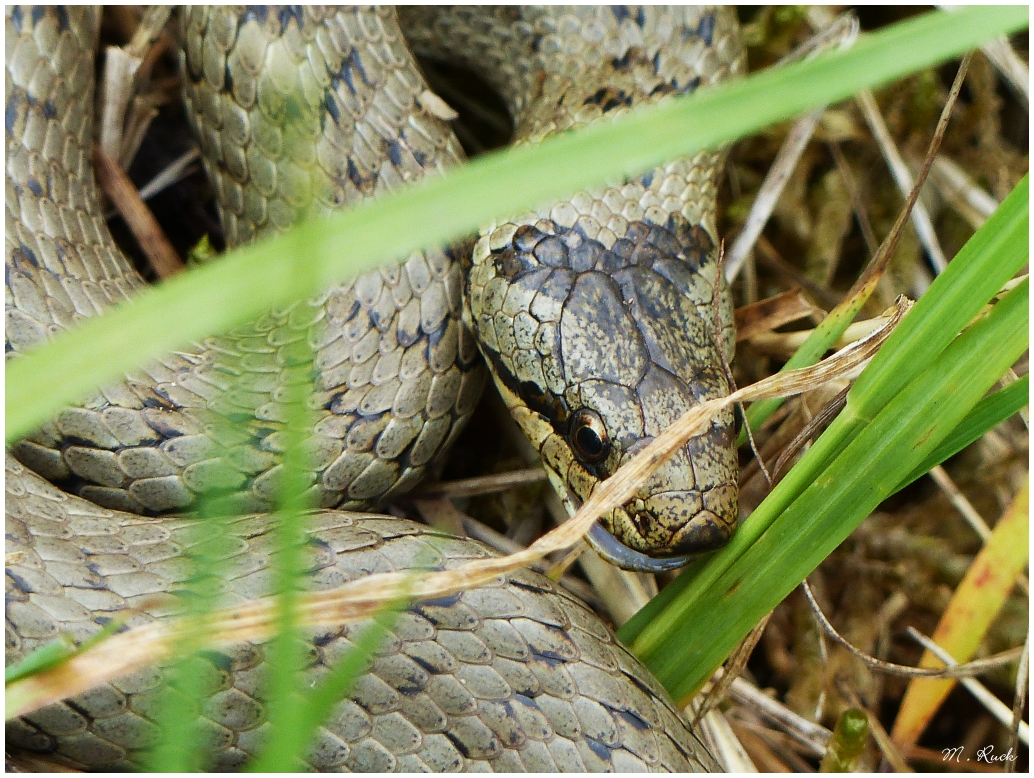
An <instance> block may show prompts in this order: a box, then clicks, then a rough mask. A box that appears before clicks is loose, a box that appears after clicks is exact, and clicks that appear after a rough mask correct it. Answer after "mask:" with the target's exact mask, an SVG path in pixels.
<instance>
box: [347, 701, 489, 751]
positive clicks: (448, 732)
mask: <svg viewBox="0 0 1034 778" xmlns="http://www.w3.org/2000/svg"><path fill="white" fill-rule="evenodd" d="M360 704H361V703H360ZM445 737H447V738H449V740H450V741H451V742H452V744H453V745H454V746H456V750H457V751H459V752H460V754H462V755H463V758H464V759H470V751H469V750H468V749H467V746H466V745H464V743H463V741H462V740H460V739H459V738H458V737H456V735H454V734H453V733H452V730H446V731H445Z"/></svg>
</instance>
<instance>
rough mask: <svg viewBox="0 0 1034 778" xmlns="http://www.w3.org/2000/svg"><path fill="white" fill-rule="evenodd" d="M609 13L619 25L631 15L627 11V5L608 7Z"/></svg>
mask: <svg viewBox="0 0 1034 778" xmlns="http://www.w3.org/2000/svg"><path fill="white" fill-rule="evenodd" d="M610 12H611V13H612V14H614V18H615V19H617V22H618V24H621V22H623V21H624V20H625V19H627V18H628V17H630V16H631V15H632V14H631V13H630V12H629V10H628V6H627V5H612V6H611V7H610Z"/></svg>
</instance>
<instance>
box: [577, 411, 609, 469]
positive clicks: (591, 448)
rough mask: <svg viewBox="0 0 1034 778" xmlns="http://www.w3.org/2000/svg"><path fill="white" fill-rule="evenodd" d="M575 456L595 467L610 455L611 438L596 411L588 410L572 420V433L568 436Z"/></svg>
mask: <svg viewBox="0 0 1034 778" xmlns="http://www.w3.org/2000/svg"><path fill="white" fill-rule="evenodd" d="M568 439H569V440H570V442H571V448H573V449H574V453H575V455H577V457H578V458H579V459H580V460H582V461H583V462H585V463H586V464H589V465H595V464H597V463H599V462H602V461H603V460H604V459H606V458H607V454H609V453H610V438H609V437H608V435H607V428H606V426H604V424H603V419H601V418H600V415H599V414H598V413H596V411H590V410H588V409H587V408H583V409H582V410H580V411H578V412H577V413H575V415H574V416H573V417H572V418H571V433H570V435H568Z"/></svg>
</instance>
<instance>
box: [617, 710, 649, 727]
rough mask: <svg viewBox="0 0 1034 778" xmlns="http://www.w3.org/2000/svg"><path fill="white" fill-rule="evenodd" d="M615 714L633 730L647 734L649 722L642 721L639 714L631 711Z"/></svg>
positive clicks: (620, 711) (621, 711)
mask: <svg viewBox="0 0 1034 778" xmlns="http://www.w3.org/2000/svg"><path fill="white" fill-rule="evenodd" d="M617 714H618V715H619V716H621V718H623V719H624V720H625V721H626V722H628V723H629V724H631V725H632V728H633V729H638V730H639V731H640V732H647V731H648V730H649V729H650V722H648V721H646V720H645V719H643V718H642V717H641V716H639V714H637V713H636V712H635V711H632V710H627V709H626V710H619V711H617Z"/></svg>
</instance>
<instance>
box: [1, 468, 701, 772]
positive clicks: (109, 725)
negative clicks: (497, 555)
mask: <svg viewBox="0 0 1034 778" xmlns="http://www.w3.org/2000/svg"><path fill="white" fill-rule="evenodd" d="M6 487H7V527H6V531H7V554H8V555H11V554H19V555H21V558H20V559H18V561H17V562H16V563H14V564H11V565H9V566H8V567H7V585H6V589H7V591H6V593H7V611H6V616H7V622H6V626H7V635H6V660H7V662H8V663H11V662H14V661H17V660H18V659H20V658H21V657H22V656H24V655H25V654H26V653H28V652H29V651H32V650H34V649H36V648H38V647H39V646H41V645H43V644H44V643H46V642H47V641H50V640H53V639H54V638H56V637H58V635H59V634H60V633H62V632H64V633H67V634H70V635H71V636H72V637H74V638H75V639H76V640H77V641H78V640H82V639H85V638H86V637H88V636H89V635H91V634H93V633H94V632H96V631H97V630H98V629H99V625H100V624H102V623H104V620H105V617H113V616H116V615H118V614H124V613H125V611H126V609H127V608H136V609H139V611H138V612H137V614H136V615H133V616H131V617H130V618H129V620H128V622H127V623H128V624H129V625H131V626H133V625H137V624H145V623H149V622H151V621H153V620H154V619H157V618H163V617H166V616H168V615H169V614H171V613H174V612H175V611H176V610H177V608H178V602H177V599H176V597H175V595H173V594H171V593H170V592H172V591H173V589H174V588H175V586H176V584H178V583H180V582H182V581H183V580H184V579H185V577H186V576H187V574H188V573H189V570H190V566H189V564H188V563H187V562H186V560H184V558H183V554H184V551H185V550H187V549H188V548H189V543H190V541H189V537H190V535H189V532H190V529H191V527H190V521H189V520H188V519H174V518H164V519H161V520H154V521H146V520H145V521H141V519H140V517H138V516H133V515H131V514H127V513H121V512H118V511H112V510H109V509H107V508H101V507H99V506H97V505H94V504H93V503H89V502H86V501H85V500H82V499H80V498H78V497H75V496H74V495H69V494H66V493H65V492H62V491H60V490H58V489H56V488H55V487H53V486H51V485H50V484H48V483H46V482H45V481H43V480H42V479H41V478H40V477H39V476H37V475H36V474H35V473H33V472H31V471H29V470H26V469H25V468H24V467H23V466H22V465H21V464H19V463H18V462H16V461H15V460H14V459H12V458H10V457H8V461H7V473H6ZM271 525H272V522H271V519H270V517H269V515H268V514H258V515H252V516H244V517H241V518H239V519H236V520H235V521H234V522H233V523H232V525H231V526H230V528H229V534H230V536H231V537H232V538H234V539H235V545H236V548H235V551H234V553H233V554H232V556H231V557H230V558H229V559H228V560H226V562H225V563H224V564H223V570H224V573H225V576H226V582H225V599H224V604H225V605H227V606H229V605H232V604H234V603H243V602H246V601H248V600H251V599H253V598H255V597H259V596H262V595H263V594H266V593H268V591H269V586H270V575H269V569H268V568H269V563H270V556H271V553H272V549H273V547H274V542H273V539H272V538H271V537H270V535H269V534H268V533H269V531H270V529H271ZM310 527H311V529H310V530H309V536H310V542H309V544H308V551H309V560H310V566H311V569H312V572H311V573H310V574H309V576H308V587H309V588H310V589H313V590H320V589H329V588H332V587H335V586H340V585H341V584H342V583H344V582H346V581H349V580H354V579H356V578H361V577H363V576H366V575H369V574H371V573H378V572H388V571H393V570H399V569H404V568H406V567H407V566H409V565H411V564H413V563H414V562H417V563H418V564H420V565H422V566H423V565H426V566H430V567H435V568H437V569H442V568H446V567H456V566H457V565H460V564H463V563H464V562H465V561H468V560H471V559H478V558H482V557H485V556H488V555H491V554H493V552H492V551H490V550H489V549H487V548H485V547H484V546H482V545H481V544H480V543H476V542H474V541H471V540H461V539H459V538H453V537H449V536H447V535H443V534H441V533H438V532H435V531H433V530H431V529H429V528H428V527H426V526H423V525H421V524H417V523H415V522H412V521H406V520H403V519H396V518H392V517H390V516H377V515H374V514H356V513H345V512H342V511H332V510H328V511H323V512H321V513H319V514H318V515H316V516H313V517H312V518H311V524H310ZM365 626H366V625H365V624H358V625H349V626H346V627H340V628H336V629H332V628H328V629H321V630H317V631H311V632H310V634H311V636H312V648H311V652H310V654H309V667H308V669H307V670H306V674H307V682H315V681H318V679H320V678H322V677H323V676H325V675H326V673H327V671H328V668H329V667H332V666H334V664H335V663H336V662H337V660H338V659H339V658H340V657H341V656H342V655H343V654H344V653H345V652H346V651H347V650H348V649H349V648H350V646H351V643H350V638H352V637H354V636H355V635H356V634H357V633H358V632H360V631H361V630H362V629H363V628H365ZM208 658H209V661H210V662H211V665H210V667H209V668H208V669H209V671H210V678H208V679H207V681H208V682H209V688H208V691H209V692H210V694H209V696H208V697H207V699H206V700H205V703H204V706H203V709H202V711H201V723H202V724H203V727H204V731H205V732H206V733H207V734H208V735H209V737H210V738H211V739H212V746H213V748H212V751H213V754H214V761H213V762H212V763H211V764H209V765H207V767H208V768H209V769H212V770H231V769H238V768H241V767H243V766H244V764H245V762H246V760H247V759H248V758H249V757H250V756H253V755H254V754H255V753H256V752H257V751H258V749H259V747H260V746H261V744H262V743H263V742H264V740H265V738H266V737H267V736H268V735H269V726H268V724H265V723H264V722H265V716H266V711H265V707H264V704H263V702H262V682H263V678H264V667H265V664H264V663H265V648H264V646H263V645H261V644H252V643H246V644H242V645H238V646H234V647H233V648H224V649H220V650H218V651H211V652H210V653H209V654H208ZM162 683H163V672H162V670H161V669H159V668H148V669H145V670H141V671H139V672H135V673H133V674H131V675H129V676H126V677H123V678H119V679H117V680H115V681H113V682H111V683H109V684H104V685H101V686H98V687H97V688H95V689H93V690H91V691H90V692H87V693H86V694H81V695H78V696H77V697H75V698H73V699H70V700H68V701H66V702H62V703H57V704H54V705H49V706H47V707H46V708H43V709H42V710H40V711H37V712H36V713H33V714H31V715H29V716H26V717H24V718H22V719H17V720H14V721H10V722H8V724H7V748H8V749H9V750H11V749H15V750H16V749H26V750H30V751H35V752H42V753H45V754H49V755H50V757H51V758H52V759H54V760H56V761H58V762H63V763H67V764H70V765H72V766H76V767H81V768H87V769H97V770H122V769H130V768H133V767H135V766H138V765H139V761H140V759H141V756H142V752H141V750H142V749H144V748H146V747H147V746H148V745H149V744H150V743H152V742H153V740H154V737H155V734H156V728H155V724H154V721H155V716H156V711H157V710H158V708H159V706H160V705H161V703H162V700H163V698H164V694H163V690H162ZM200 745H201V744H199V747H200ZM306 763H307V765H308V767H309V768H311V769H314V770H319V771H331V770H352V771H371V772H383V771H390V770H399V771H404V772H417V771H423V770H433V771H439V770H440V771H446V770H449V771H451V770H482V771H483V770H495V771H501V770H502V771H515V770H527V771H531V772H553V771H586V770H589V771H601V770H617V771H622V772H623V771H638V770H651V771H670V772H686V771H704V770H717V769H719V768H718V766H717V764H716V763H715V762H714V760H713V759H712V757H711V756H710V755H709V754H708V752H707V750H706V748H705V747H704V746H703V745H702V744H701V742H700V741H699V740H698V739H697V737H696V735H695V734H694V733H693V732H692V730H691V729H690V728H689V726H688V725H687V724H686V722H685V720H684V719H683V718H682V716H681V715H680V714H679V713H678V712H677V710H676V709H675V708H674V706H673V705H672V704H671V701H670V699H669V698H668V696H667V694H666V693H665V692H664V690H663V689H662V688H661V687H660V685H659V684H658V683H657V681H655V680H654V679H653V678H652V677H651V675H650V673H649V671H647V670H646V668H644V667H643V666H642V664H641V663H640V662H639V661H638V660H637V659H635V658H634V657H633V656H632V655H631V654H630V653H629V652H628V651H627V650H626V649H625V648H624V647H623V646H621V645H620V644H619V643H618V642H617V639H616V638H615V637H614V635H613V633H611V632H610V630H609V629H607V627H605V626H604V625H603V623H602V622H600V620H599V618H598V617H597V616H596V615H595V614H594V613H592V611H591V610H589V608H588V607H587V606H585V605H583V604H582V603H581V602H580V601H579V600H576V599H575V598H574V597H572V596H571V595H569V594H567V593H566V592H564V591H563V590H562V589H560V588H559V587H557V586H556V585H555V584H553V583H552V582H551V581H550V580H549V579H547V578H545V577H544V576H541V575H539V574H537V573H533V572H527V571H520V572H517V573H514V574H511V575H508V576H506V577H505V578H504V579H500V580H498V581H497V582H495V583H494V584H490V585H486V586H481V587H477V588H475V589H472V590H470V591H465V592H463V593H462V594H459V595H456V596H454V597H448V598H442V599H439V600H436V601H432V602H425V603H421V604H418V605H416V606H415V607H413V608H412V609H410V610H409V611H408V612H407V613H405V614H403V615H402V617H401V618H400V620H399V622H398V623H397V625H396V626H394V627H393V629H392V637H391V639H390V640H389V641H388V643H387V645H386V646H385V648H384V649H383V650H382V651H381V652H380V654H379V656H378V657H377V659H376V660H375V661H374V663H373V666H372V667H371V668H370V671H369V672H368V673H366V674H365V675H363V676H362V678H361V679H360V680H359V682H358V684H357V685H356V687H355V688H354V690H353V691H352V692H351V694H350V695H349V699H346V700H343V701H342V702H341V703H340V704H338V705H337V706H336V707H335V708H334V709H333V711H332V713H331V715H330V717H329V718H328V719H327V721H326V722H324V724H323V726H322V727H321V728H320V729H319V731H318V736H317V739H316V742H315V744H314V745H313V746H312V747H311V748H310V749H309V752H308V755H307V758H306Z"/></svg>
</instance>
